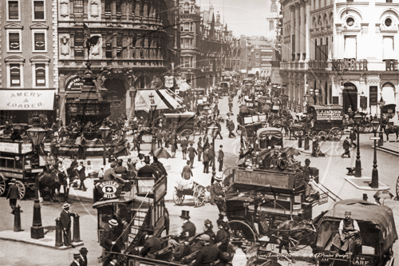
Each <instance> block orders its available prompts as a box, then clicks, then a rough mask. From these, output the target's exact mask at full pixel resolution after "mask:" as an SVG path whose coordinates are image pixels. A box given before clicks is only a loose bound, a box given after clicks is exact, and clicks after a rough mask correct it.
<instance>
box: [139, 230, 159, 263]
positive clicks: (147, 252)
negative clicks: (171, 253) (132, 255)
mask: <svg viewBox="0 0 399 266" xmlns="http://www.w3.org/2000/svg"><path fill="white" fill-rule="evenodd" d="M161 249H162V242H161V240H160V239H159V238H157V237H155V236H151V237H149V238H148V239H147V240H146V241H145V242H144V246H143V249H142V250H141V252H140V255H141V256H143V257H149V258H153V259H155V255H154V253H155V252H157V251H159V250H161Z"/></svg>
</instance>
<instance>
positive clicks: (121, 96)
mask: <svg viewBox="0 0 399 266" xmlns="http://www.w3.org/2000/svg"><path fill="white" fill-rule="evenodd" d="M104 87H105V88H107V89H108V93H107V96H106V97H105V100H108V101H110V102H111V115H110V119H111V120H113V121H117V120H118V118H122V119H125V118H126V88H125V85H124V83H123V81H122V80H120V79H107V80H106V81H105V83H104Z"/></svg>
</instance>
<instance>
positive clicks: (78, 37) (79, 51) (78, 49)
mask: <svg viewBox="0 0 399 266" xmlns="http://www.w3.org/2000/svg"><path fill="white" fill-rule="evenodd" d="M83 43H84V35H83V31H77V32H76V34H75V57H83V51H84V49H83Z"/></svg>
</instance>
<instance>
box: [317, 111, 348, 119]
mask: <svg viewBox="0 0 399 266" xmlns="http://www.w3.org/2000/svg"><path fill="white" fill-rule="evenodd" d="M316 113H317V120H342V111H341V110H316Z"/></svg>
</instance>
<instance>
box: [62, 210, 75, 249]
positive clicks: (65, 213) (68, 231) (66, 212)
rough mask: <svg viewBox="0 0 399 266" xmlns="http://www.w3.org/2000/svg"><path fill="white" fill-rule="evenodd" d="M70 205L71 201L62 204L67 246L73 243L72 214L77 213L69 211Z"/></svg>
mask: <svg viewBox="0 0 399 266" xmlns="http://www.w3.org/2000/svg"><path fill="white" fill-rule="evenodd" d="M70 206H71V205H69V203H65V204H64V205H62V212H61V214H60V222H61V226H62V235H63V238H64V245H65V246H67V247H68V246H70V245H71V216H74V215H75V214H74V213H72V212H69V207H70Z"/></svg>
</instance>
